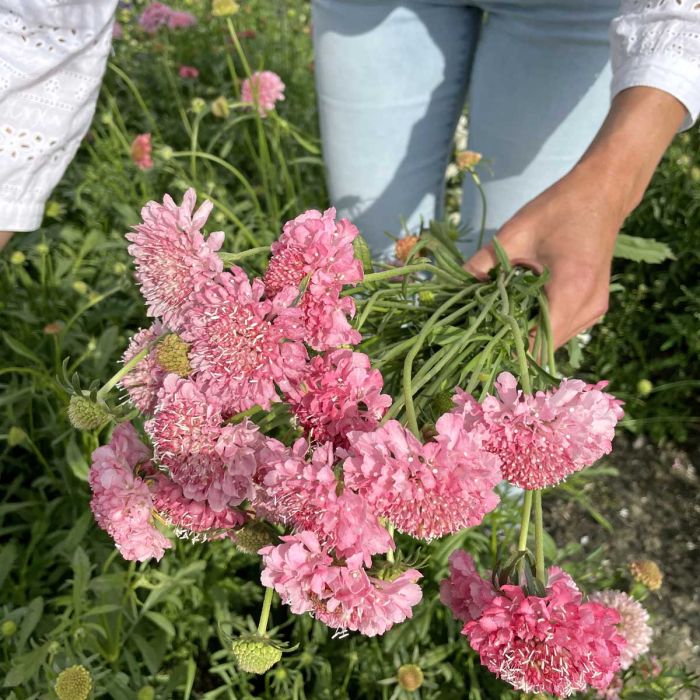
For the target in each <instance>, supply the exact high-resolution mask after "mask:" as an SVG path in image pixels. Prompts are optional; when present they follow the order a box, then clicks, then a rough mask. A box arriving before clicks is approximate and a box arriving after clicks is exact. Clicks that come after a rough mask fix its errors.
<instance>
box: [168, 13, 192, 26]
mask: <svg viewBox="0 0 700 700" xmlns="http://www.w3.org/2000/svg"><path fill="white" fill-rule="evenodd" d="M195 24H197V18H196V17H195V16H194V15H193V14H191V13H190V12H182V11H173V12H171V13H170V16H169V17H168V27H169V28H170V29H184V28H186V27H192V26H194V25H195Z"/></svg>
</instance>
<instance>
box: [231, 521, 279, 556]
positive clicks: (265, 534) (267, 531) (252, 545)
mask: <svg viewBox="0 0 700 700" xmlns="http://www.w3.org/2000/svg"><path fill="white" fill-rule="evenodd" d="M276 541H277V536H276V535H275V533H274V532H273V531H272V528H270V526H269V525H267V524H266V523H264V522H262V520H249V521H248V522H247V523H246V524H245V525H244V526H243V527H242V528H241V529H240V530H237V531H236V533H235V537H234V542H235V543H236V547H238V549H240V550H241V552H244V553H245V554H257V553H258V550H259V549H261V548H262V547H267V545H269V544H275V542H276Z"/></svg>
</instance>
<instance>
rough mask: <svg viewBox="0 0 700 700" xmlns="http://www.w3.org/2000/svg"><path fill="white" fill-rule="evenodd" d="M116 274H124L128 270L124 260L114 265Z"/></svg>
mask: <svg viewBox="0 0 700 700" xmlns="http://www.w3.org/2000/svg"><path fill="white" fill-rule="evenodd" d="M112 272H114V274H115V275H123V274H124V273H125V272H126V265H125V264H124V263H123V262H115V263H114V265H113V266H112Z"/></svg>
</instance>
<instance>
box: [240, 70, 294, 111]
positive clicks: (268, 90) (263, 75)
mask: <svg viewBox="0 0 700 700" xmlns="http://www.w3.org/2000/svg"><path fill="white" fill-rule="evenodd" d="M284 88H285V85H284V83H283V82H282V79H281V78H280V77H279V75H277V73H273V72H272V71H271V70H264V71H257V72H256V73H253V74H252V75H251V76H250V78H246V79H245V80H244V81H243V83H242V84H241V102H244V103H246V104H250V105H256V106H257V108H258V114H260V116H261V117H263V118H264V117H266V116H267V113H268V112H269V111H270V110H272V109H274V108H275V104H276V103H277V102H279V101H280V100H283V99H284Z"/></svg>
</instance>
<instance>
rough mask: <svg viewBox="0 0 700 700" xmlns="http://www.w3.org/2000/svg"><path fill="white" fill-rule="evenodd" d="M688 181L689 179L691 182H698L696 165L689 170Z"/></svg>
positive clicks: (699, 176) (698, 176) (698, 171)
mask: <svg viewBox="0 0 700 700" xmlns="http://www.w3.org/2000/svg"><path fill="white" fill-rule="evenodd" d="M690 179H691V180H692V181H693V182H700V168H698V166H697V165H694V166H693V167H692V168H691V169H690Z"/></svg>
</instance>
